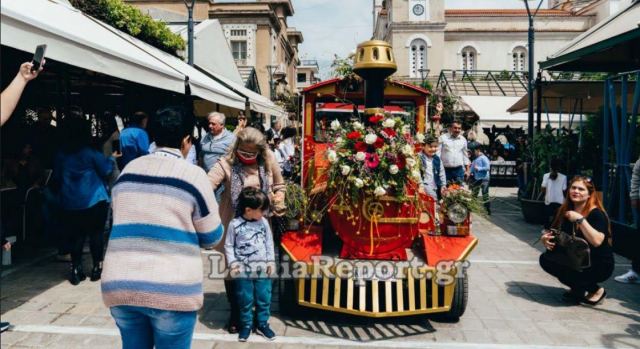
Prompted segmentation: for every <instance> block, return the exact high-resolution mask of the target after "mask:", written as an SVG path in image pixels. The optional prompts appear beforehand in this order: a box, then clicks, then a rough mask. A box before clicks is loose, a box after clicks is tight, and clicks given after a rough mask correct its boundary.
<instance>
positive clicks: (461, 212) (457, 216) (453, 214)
mask: <svg viewBox="0 0 640 349" xmlns="http://www.w3.org/2000/svg"><path fill="white" fill-rule="evenodd" d="M468 214H469V210H467V208H466V207H464V206H462V205H461V204H453V205H451V206H449V207H447V217H449V219H450V220H451V221H452V222H453V223H455V224H460V223H462V222H464V220H465V219H467V215H468Z"/></svg>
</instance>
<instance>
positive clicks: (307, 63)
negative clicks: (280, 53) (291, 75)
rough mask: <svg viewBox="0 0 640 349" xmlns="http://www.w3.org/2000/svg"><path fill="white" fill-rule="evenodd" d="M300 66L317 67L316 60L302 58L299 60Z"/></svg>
mask: <svg viewBox="0 0 640 349" xmlns="http://www.w3.org/2000/svg"><path fill="white" fill-rule="evenodd" d="M300 66H305V67H319V65H318V61H317V60H315V59H303V60H300Z"/></svg>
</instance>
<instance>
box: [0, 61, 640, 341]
mask: <svg viewBox="0 0 640 349" xmlns="http://www.w3.org/2000/svg"><path fill="white" fill-rule="evenodd" d="M37 74H38V71H35V72H34V71H31V69H30V67H29V65H28V64H26V65H23V66H22V67H21V68H20V72H19V73H18V75H17V76H16V80H14V82H12V85H10V87H9V88H8V90H9V91H3V94H2V104H3V109H2V121H3V123H4V122H5V121H6V120H7V119H8V118H9V116H10V114H11V112H12V108H15V105H16V104H17V102H16V101H14V99H16V98H18V99H19V95H20V93H19V92H20V89H21V88H24V86H25V85H26V83H27V82H28V81H30V80H32V79H33V78H35V77H37ZM16 81H17V82H16ZM14 85H15V86H14ZM5 92H7V94H6V95H5ZM5 97H6V98H5ZM5 103H6V105H5ZM5 107H9V108H7V109H5ZM41 114H42V115H43V117H42V121H41V123H40V122H39V123H38V124H37V125H36V128H35V130H36V132H41V133H42V134H43V137H42V138H38V139H39V140H40V142H42V141H43V140H46V142H48V143H46V144H35V143H32V142H24V144H23V145H22V147H21V149H20V153H19V154H18V156H17V157H16V159H15V161H12V162H9V164H7V173H9V174H10V176H11V177H12V178H13V179H14V180H15V183H16V185H17V191H18V193H19V197H23V196H24V195H25V193H26V191H27V190H29V188H31V187H33V186H34V185H41V186H43V187H46V190H44V193H45V194H44V197H46V198H48V199H47V200H45V203H44V204H43V212H48V214H47V216H48V217H49V218H48V219H49V220H50V221H49V223H50V224H46V226H47V229H55V230H56V232H55V233H54V234H58V235H57V238H56V240H57V242H58V249H59V255H60V256H59V257H60V259H63V260H66V259H68V260H69V262H70V272H69V276H68V280H69V282H70V283H71V284H72V285H78V284H79V283H81V282H82V281H84V280H85V279H86V278H87V275H86V274H85V272H86V271H85V268H84V267H83V256H82V252H83V247H84V244H85V241H86V240H87V238H88V239H89V245H90V252H91V260H92V266H91V267H92V268H91V271H90V273H89V278H90V280H91V281H98V280H101V289H102V295H103V300H104V303H105V305H106V306H107V307H109V308H110V311H111V314H112V316H113V318H114V319H115V322H116V324H117V326H118V328H119V330H120V333H121V337H122V342H123V346H124V348H150V347H153V346H154V345H155V346H156V347H158V348H188V347H190V343H191V340H192V336H193V330H194V327H195V323H196V315H197V311H198V310H199V309H200V308H201V307H202V305H203V290H202V283H203V276H202V275H203V267H202V260H201V256H200V249H201V248H204V249H216V250H217V251H218V252H219V253H221V254H222V255H224V256H225V261H226V262H225V263H226V267H227V268H228V270H230V271H231V273H230V275H231V276H232V277H230V278H228V279H226V280H225V281H224V286H225V291H226V295H227V299H228V302H229V304H230V317H229V320H228V324H227V329H228V331H229V332H230V333H237V334H238V340H239V341H241V342H244V341H246V340H247V339H248V338H249V336H250V335H251V333H252V332H255V333H258V334H260V335H262V336H264V337H265V338H267V339H269V340H273V339H274V338H275V337H276V334H275V332H274V331H273V330H272V329H271V328H270V326H269V317H270V308H271V291H272V290H271V287H272V280H271V279H270V277H271V276H273V274H274V272H275V268H276V265H275V247H274V245H275V243H274V233H273V230H274V229H277V227H274V224H273V222H274V221H273V220H272V218H277V217H280V216H282V215H284V213H285V211H286V206H285V192H286V186H287V181H288V180H292V179H293V180H296V179H297V178H299V177H296V176H299V173H296V164H298V163H299V162H300V161H299V159H300V146H299V142H300V139H299V137H298V135H299V131H298V129H297V128H295V127H284V122H283V121H284V120H283V119H278V120H276V121H275V122H274V123H273V125H272V126H271V128H269V129H268V130H266V131H265V130H261V129H259V128H256V127H252V126H249V125H248V122H247V117H246V116H245V115H244V114H243V113H240V114H239V115H238V117H237V121H238V122H237V125H236V126H235V128H234V129H233V130H231V129H228V128H227V123H226V116H225V114H223V113H220V112H211V113H210V114H209V115H207V117H206V130H207V134H206V135H205V136H204V137H202V138H201V139H197V138H195V137H194V127H195V126H196V125H195V122H194V118H193V116H192V115H189V113H188V112H187V111H186V110H185V109H184V108H182V107H178V106H172V107H167V108H162V109H160V110H158V111H156V112H155V113H153V114H152V115H151V116H150V115H148V114H147V113H145V112H142V111H140V112H135V113H133V114H132V115H130V116H129V117H127V118H126V120H127V125H126V127H124V128H123V129H120V127H118V122H117V119H116V117H115V115H113V114H111V113H105V115H104V118H103V121H104V122H103V125H101V126H100V127H101V132H100V137H97V138H96V137H94V136H95V132H93V131H92V125H91V123H90V122H89V121H88V118H87V115H86V114H85V112H84V111H83V110H82V109H81V108H79V107H71V108H69V109H68V110H66V111H65V113H64V117H62V116H61V117H60V118H59V120H58V121H60V122H59V124H58V127H56V128H55V129H56V130H55V132H53V131H54V130H51V129H50V128H51V123H50V115H47V113H46V112H43V113H41ZM47 116H49V117H47ZM53 133H57V135H58V136H59V137H57V138H56V140H55V141H54V140H53V139H51V135H52V134H53ZM47 137H49V138H47ZM54 143H55V144H56V145H57V146H56V147H54V146H53V144H54ZM470 143H471V142H468V141H467V139H466V138H465V137H464V136H463V135H462V124H461V122H459V121H457V120H454V121H453V122H452V123H451V125H450V126H449V128H448V130H447V132H446V133H443V134H442V135H440V137H439V138H436V137H435V136H431V135H429V136H427V137H425V140H424V142H423V146H422V151H421V153H420V154H419V159H420V164H421V171H422V172H421V173H422V181H421V188H422V190H423V191H424V192H425V193H426V194H428V195H430V196H432V197H433V198H434V199H435V200H438V199H440V198H441V197H442V195H443V194H444V192H445V190H446V186H447V184H449V183H459V184H461V183H467V184H468V186H469V187H470V188H471V190H472V191H473V193H474V195H476V196H477V195H478V194H479V193H480V192H482V201H483V203H484V205H485V209H486V212H487V214H491V205H490V199H489V183H490V167H491V161H500V160H505V159H511V156H512V155H511V154H510V153H509V151H508V149H506V148H504V147H498V148H489V149H488V152H489V155H487V154H485V149H484V148H483V147H482V146H481V145H479V144H477V143H475V142H473V144H470ZM499 150H503V151H502V152H500V151H499ZM48 166H51V168H52V169H53V170H52V173H51V174H50V178H46V177H47V176H45V175H44V173H45V170H44V169H45V168H48ZM550 167H551V168H550V172H549V173H547V174H545V175H544V178H543V180H542V189H543V190H544V192H545V204H546V207H547V208H546V210H545V216H546V217H547V223H546V224H545V229H544V230H543V232H542V237H541V241H542V242H543V244H544V246H545V248H546V250H547V251H548V252H545V253H544V254H542V255H541V257H540V265H541V267H542V268H543V270H545V271H546V272H548V273H549V274H551V275H553V276H554V277H557V278H558V279H559V281H560V282H561V283H563V284H565V285H566V286H567V287H569V291H568V292H567V293H566V294H565V296H564V297H565V299H567V300H568V301H571V302H579V303H584V304H589V305H597V304H600V303H601V302H602V301H603V300H604V298H605V297H606V295H607V292H606V290H605V289H604V288H603V287H602V286H600V285H599V284H600V283H602V282H603V281H605V280H607V279H608V278H609V277H610V276H611V275H612V273H613V268H614V261H613V251H612V248H611V244H610V241H611V228H610V225H611V223H610V220H609V217H608V216H607V213H606V211H605V209H604V207H603V204H602V202H601V200H600V198H599V197H598V196H597V195H596V192H595V190H596V189H595V186H594V184H593V183H592V181H591V179H590V178H588V177H583V176H577V177H574V178H573V179H571V180H570V181H567V177H566V176H565V175H564V174H562V173H560V172H559V168H560V163H559V162H558V160H554V161H552V162H551V166H550ZM631 182H632V186H631V194H630V195H631V203H632V206H633V207H634V209H635V210H637V209H638V201H639V194H638V192H639V190H638V188H639V187H640V159H639V160H638V162H636V164H635V167H634V169H633V177H632V181H631ZM105 226H107V227H110V231H109V242H108V247H107V248H106V251H105ZM556 230H561V231H565V232H568V231H570V232H572V233H573V234H574V235H575V236H576V237H578V238H581V239H584V240H585V241H586V243H587V244H588V246H589V247H590V251H591V258H590V263H589V265H588V266H586V267H585V268H582V269H580V270H576V269H575V268H572V267H570V266H567V265H564V264H562V263H558V261H557V259H554V258H552V257H551V255H552V252H553V251H556V252H557V251H558V249H559V247H558V245H557V244H558V241H557V234H555V233H554V231H556ZM107 231H108V230H107ZM3 248H5V249H6V248H10V244H9V243H8V242H6V241H4V240H3ZM67 254H68V255H69V258H66V257H65V256H66V255H67ZM255 262H266V264H265V265H263V264H259V263H255ZM639 263H640V258H639V257H638V256H635V258H634V259H633V265H632V269H631V270H629V271H628V272H627V273H625V274H623V275H620V276H618V277H616V278H615V279H616V281H619V282H624V283H639V282H640V281H639V278H638V273H639V272H640V270H639ZM254 311H255V314H254ZM3 326H4V324H3Z"/></svg>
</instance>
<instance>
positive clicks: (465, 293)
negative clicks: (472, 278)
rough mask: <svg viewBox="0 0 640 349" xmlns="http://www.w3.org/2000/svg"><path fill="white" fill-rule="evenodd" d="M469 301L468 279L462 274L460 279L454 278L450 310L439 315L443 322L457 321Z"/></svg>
mask: <svg viewBox="0 0 640 349" xmlns="http://www.w3.org/2000/svg"><path fill="white" fill-rule="evenodd" d="M468 300H469V278H468V277H467V274H466V273H464V274H463V275H462V277H461V278H456V288H455V290H454V291H453V300H452V301H451V309H450V310H449V311H448V312H446V313H442V314H440V315H441V317H442V319H443V320H446V321H452V322H455V321H458V320H459V319H460V317H461V316H462V315H463V314H464V311H465V310H466V309H467V302H468Z"/></svg>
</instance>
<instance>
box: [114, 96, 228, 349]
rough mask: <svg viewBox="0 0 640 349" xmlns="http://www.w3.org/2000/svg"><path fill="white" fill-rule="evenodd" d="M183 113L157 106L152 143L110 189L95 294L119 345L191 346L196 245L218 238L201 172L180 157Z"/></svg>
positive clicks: (198, 269) (185, 138) (186, 130)
mask: <svg viewBox="0 0 640 349" xmlns="http://www.w3.org/2000/svg"><path fill="white" fill-rule="evenodd" d="M190 120H193V118H191V117H188V116H186V115H185V113H184V112H183V111H182V110H181V109H180V108H167V109H163V110H160V111H159V112H158V113H157V115H156V117H155V118H154V119H153V120H152V121H151V128H150V131H151V133H152V135H153V136H154V139H155V140H156V144H157V145H158V148H157V150H156V151H155V152H154V153H153V154H149V155H146V156H142V157H139V158H137V159H135V160H133V161H131V162H130V163H129V164H128V165H127V167H126V168H125V169H124V170H123V172H122V174H121V175H120V178H118V182H117V183H116V185H115V186H114V188H113V191H112V194H113V229H112V231H111V237H110V240H109V247H108V250H107V254H106V256H105V261H104V272H103V276H102V297H103V300H104V303H105V304H106V305H107V306H108V307H110V308H111V314H112V316H113V317H114V319H115V320H116V324H117V325H118V328H119V329H120V333H121V335H122V343H123V347H124V348H125V349H129V348H131V349H134V348H135V349H138V348H152V347H153V346H154V345H155V347H156V348H158V349H161V348H171V349H180V348H189V347H190V345H191V338H192V336H193V329H194V327H195V322H196V312H197V310H198V309H200V308H201V307H202V303H203V293H202V275H203V268H202V259H201V256H200V248H201V247H202V248H212V247H214V246H215V245H216V244H218V243H219V242H220V241H221V240H222V232H223V228H222V225H221V223H220V216H219V215H218V205H217V203H216V200H215V197H214V196H213V189H212V188H211V184H210V183H209V181H208V179H207V175H206V173H205V172H204V171H203V170H202V169H201V168H200V167H198V166H195V165H193V164H190V163H189V162H187V161H184V157H185V156H186V154H188V152H189V148H190V147H191V141H190V139H191V138H190V132H191V130H192V129H193V123H192V122H190Z"/></svg>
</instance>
